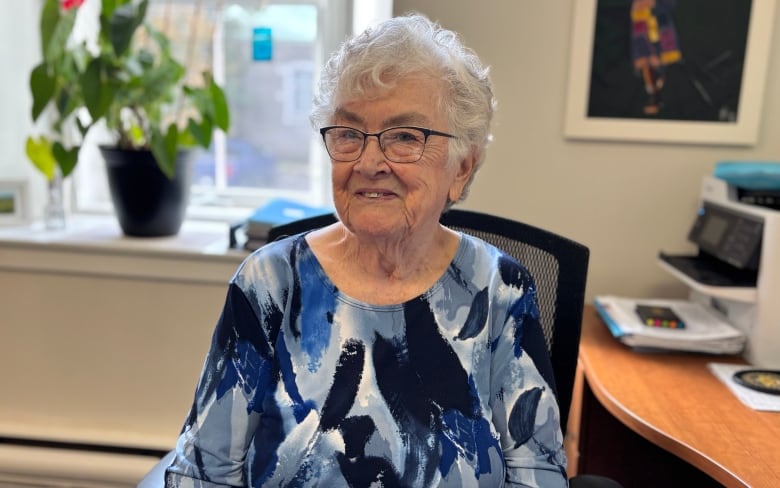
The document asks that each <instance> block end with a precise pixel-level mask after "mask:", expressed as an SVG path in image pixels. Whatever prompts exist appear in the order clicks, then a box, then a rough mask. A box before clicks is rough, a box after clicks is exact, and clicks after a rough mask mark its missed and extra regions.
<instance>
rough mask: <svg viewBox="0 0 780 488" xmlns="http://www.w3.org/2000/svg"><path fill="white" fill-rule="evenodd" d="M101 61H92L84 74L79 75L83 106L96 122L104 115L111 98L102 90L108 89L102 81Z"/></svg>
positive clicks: (97, 59)
mask: <svg viewBox="0 0 780 488" xmlns="http://www.w3.org/2000/svg"><path fill="white" fill-rule="evenodd" d="M102 73H103V61H102V60H101V59H100V58H95V59H93V60H92V61H91V62H90V63H89V65H87V69H86V70H85V71H84V73H82V74H81V77H80V80H79V81H80V82H81V92H82V94H83V95H84V104H85V105H86V106H87V110H88V111H89V115H90V116H91V117H92V120H97V119H99V118H101V117H103V115H105V113H106V110H108V106H109V103H110V102H111V98H110V97H109V96H108V95H109V94H107V93H104V91H103V88H104V87H105V88H108V86H106V85H104V84H103V83H102V82H101V80H102Z"/></svg>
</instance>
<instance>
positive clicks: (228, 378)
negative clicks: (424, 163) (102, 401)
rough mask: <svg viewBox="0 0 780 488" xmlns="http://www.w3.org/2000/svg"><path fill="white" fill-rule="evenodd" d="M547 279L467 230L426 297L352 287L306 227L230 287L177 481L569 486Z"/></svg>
mask: <svg viewBox="0 0 780 488" xmlns="http://www.w3.org/2000/svg"><path fill="white" fill-rule="evenodd" d="M551 378H552V375H551V372H550V365H549V359H548V358H547V352H546V346H545V343H544V338H543V336H542V333H541V330H540V329H539V323H538V310H537V308H536V297H535V288H534V284H533V281H532V279H531V277H530V276H529V275H528V273H527V272H526V271H525V269H524V268H523V267H522V266H520V265H519V264H518V263H517V262H515V261H514V260H512V259H511V258H509V257H507V256H506V255H504V254H503V253H501V252H500V251H498V250H497V249H495V248H494V247H492V246H490V245H488V244H486V243H484V242H482V241H480V240H477V239H474V238H472V237H469V236H466V235H461V244H460V247H459V250H458V253H457V255H456V257H455V259H454V260H453V262H452V264H451V265H450V267H449V269H448V270H447V272H446V273H445V274H444V275H443V276H442V277H441V278H440V279H439V281H438V282H437V283H436V284H435V285H434V286H433V287H431V289H429V290H428V291H427V292H426V293H425V294H423V295H421V296H419V297H417V298H415V299H413V300H410V301H408V302H406V303H402V304H398V305H394V306H373V305H370V304H366V303H362V302H359V301H357V300H354V299H353V298H351V297H348V296H345V295H344V294H342V293H340V292H339V290H338V289H336V287H335V286H333V284H332V283H331V282H330V280H329V279H328V277H327V276H326V275H325V273H324V272H323V270H322V268H321V267H320V266H319V263H318V262H317V260H316V258H315V257H314V255H313V253H312V252H311V250H310V249H309V247H308V244H307V243H306V240H305V239H304V238H303V237H302V236H293V237H290V238H288V239H285V240H282V241H278V242H276V243H273V244H271V245H269V246H266V247H265V248H262V249H260V250H258V251H257V252H255V253H254V254H252V255H251V256H249V257H248V258H247V260H246V261H245V262H244V264H243V265H242V266H241V268H239V270H238V271H237V273H236V275H235V276H234V278H233V280H232V282H231V285H230V287H229V289H228V294H227V299H226V303H225V307H224V309H223V312H222V315H221V316H220V319H219V321H218V323H217V327H216V330H215V332H214V336H213V339H212V345H211V349H210V350H209V353H208V356H207V358H206V362H205V364H204V368H203V372H202V374H201V379H200V382H199V384H198V388H197V391H196V394H195V401H194V403H193V405H192V408H191V411H190V414H189V416H188V417H187V419H186V421H185V424H184V427H183V429H182V433H181V436H180V438H179V442H178V444H177V456H176V459H175V460H174V462H173V464H172V465H171V467H169V468H168V471H167V474H166V486H170V487H174V486H182V487H204V488H211V487H218V486H253V487H259V486H285V487H311V486H324V487H329V488H330V487H395V486H408V487H415V488H416V487H433V486H453V487H462V486H490V487H493V486H502V485H503V486H545V487H547V486H566V478H565V468H564V467H565V456H564V454H563V449H562V436H561V431H560V427H559V423H558V422H559V421H558V408H557V405H556V403H555V397H554V385H553V384H552V383H551V381H552V380H551Z"/></svg>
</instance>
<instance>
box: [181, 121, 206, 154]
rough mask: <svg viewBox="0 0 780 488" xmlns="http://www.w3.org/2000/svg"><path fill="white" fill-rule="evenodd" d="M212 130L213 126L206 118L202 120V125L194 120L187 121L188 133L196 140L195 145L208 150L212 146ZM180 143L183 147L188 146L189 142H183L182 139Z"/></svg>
mask: <svg viewBox="0 0 780 488" xmlns="http://www.w3.org/2000/svg"><path fill="white" fill-rule="evenodd" d="M212 129H213V126H212V125H211V123H210V122H209V121H208V120H207V119H205V118H204V119H202V120H201V122H200V123H198V122H197V121H196V120H195V119H192V118H191V119H189V120H188V121H187V132H189V134H190V135H191V136H192V137H193V138H194V140H195V143H197V144H199V145H200V146H202V147H204V148H206V149H208V147H209V146H210V145H211V135H212V133H213V130H212ZM180 141H181V142H182V145H187V142H188V141H185V140H182V138H180Z"/></svg>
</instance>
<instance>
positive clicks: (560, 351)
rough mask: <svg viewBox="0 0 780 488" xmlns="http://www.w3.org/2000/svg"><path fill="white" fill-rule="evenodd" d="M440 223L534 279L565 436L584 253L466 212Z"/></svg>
mask: <svg viewBox="0 0 780 488" xmlns="http://www.w3.org/2000/svg"><path fill="white" fill-rule="evenodd" d="M335 221H336V217H335V215H333V214H325V215H318V216H316V217H310V218H307V219H301V220H298V221H295V222H291V223H289V224H285V225H281V226H277V227H274V228H271V230H270V232H269V236H268V240H269V241H274V240H276V239H278V238H280V237H284V236H287V235H293V234H297V233H300V232H304V231H307V230H310V229H316V228H319V227H323V226H325V225H329V224H332V223H333V222H335ZM441 223H442V224H444V225H446V226H447V227H449V228H451V229H453V230H458V231H461V232H464V233H466V234H470V235H473V236H475V237H479V238H480V239H483V240H485V241H487V242H489V243H491V244H493V245H494V246H496V247H497V248H499V249H501V250H502V251H504V252H506V253H507V254H509V255H510V256H512V257H514V258H515V259H517V260H518V261H519V262H520V263H522V264H523V265H524V266H525V267H526V268H527V269H528V271H529V272H530V273H531V275H532V276H533V277H534V280H535V281H536V288H537V299H538V302H539V314H540V321H541V324H542V329H543V331H544V337H545V339H546V340H547V349H548V351H549V353H550V359H551V361H552V368H553V375H554V376H555V384H556V390H557V392H556V393H557V398H558V403H559V407H560V411H561V428H562V429H563V430H564V432H565V430H566V425H567V422H568V418H569V408H570V406H571V399H572V393H573V390H574V377H575V373H576V370H577V355H578V352H579V345H580V330H581V327H582V311H583V307H584V305H585V283H586V280H587V274H588V260H589V257H590V251H589V249H588V248H587V247H586V246H584V245H582V244H580V243H578V242H575V241H573V240H570V239H567V238H565V237H562V236H560V235H558V234H554V233H552V232H550V231H547V230H544V229H540V228H538V227H534V226H532V225H528V224H524V223H522V222H518V221H515V220H510V219H506V218H502V217H497V216H494V215H489V214H485V213H480V212H475V211H471V210H461V209H456V208H453V209H450V210H449V211H448V212H446V213H445V214H444V215H442V218H441Z"/></svg>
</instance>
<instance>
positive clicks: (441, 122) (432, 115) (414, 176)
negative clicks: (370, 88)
mask: <svg viewBox="0 0 780 488" xmlns="http://www.w3.org/2000/svg"><path fill="white" fill-rule="evenodd" d="M438 99H439V88H438V85H437V84H436V82H435V81H434V80H432V79H430V78H424V77H413V78H406V79H404V80H402V81H400V82H399V83H398V84H397V85H396V87H395V88H393V89H392V90H390V91H387V92H384V93H382V94H380V96H378V97H372V98H371V99H369V100H366V99H362V98H361V99H352V100H346V101H345V103H343V104H341V105H339V107H338V109H337V111H336V115H335V119H334V120H333V125H344V126H348V127H353V128H355V129H359V130H362V131H363V132H369V133H374V132H379V131H381V130H384V129H387V128H390V127H398V126H413V127H422V128H426V129H433V130H436V131H440V132H446V133H449V127H448V126H447V124H446V120H445V117H444V115H443V114H441V113H438V111H437V110H436V108H435V105H436V102H435V101H436V100H438ZM448 141H449V140H448V138H446V137H442V136H434V135H432V136H430V137H429V138H428V141H427V143H426V145H425V151H424V152H423V155H422V157H421V158H420V160H419V161H417V162H414V163H394V162H391V161H389V160H388V159H387V158H386V157H385V156H384V154H383V153H382V150H381V149H380V147H379V141H378V140H377V138H376V137H368V138H367V141H366V146H365V150H364V151H363V154H362V155H361V156H360V158H359V159H358V160H357V161H353V162H349V163H343V162H333V163H332V183H333V195H334V204H335V207H336V210H337V212H338V214H339V217H340V219H341V221H342V222H343V223H344V225H346V226H347V228H349V229H350V230H351V231H352V232H354V233H356V234H358V235H361V234H362V235H364V236H372V237H378V238H383V237H387V238H404V237H406V236H408V235H410V234H415V233H417V232H432V231H433V229H434V228H435V227H436V225H437V224H438V221H439V216H440V215H441V212H442V210H443V209H444V206H445V204H446V202H447V199H448V198H449V199H450V200H452V201H456V200H457V199H458V197H460V195H461V192H462V191H463V187H464V185H465V183H466V181H467V180H468V178H469V175H470V174H471V172H472V171H473V165H474V159H473V157H472V156H471V155H469V156H467V157H466V158H465V159H464V160H463V161H458V163H457V164H453V165H451V166H448V165H447V144H448Z"/></svg>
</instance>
